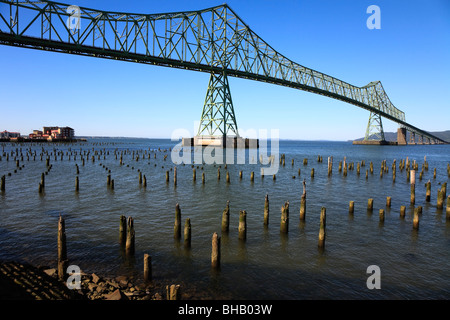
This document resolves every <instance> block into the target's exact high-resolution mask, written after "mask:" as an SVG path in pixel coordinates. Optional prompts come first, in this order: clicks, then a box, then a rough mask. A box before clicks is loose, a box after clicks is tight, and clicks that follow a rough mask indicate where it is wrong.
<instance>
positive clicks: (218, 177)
mask: <svg viewBox="0 0 450 320" xmlns="http://www.w3.org/2000/svg"><path fill="white" fill-rule="evenodd" d="M217 180H220V168H217Z"/></svg>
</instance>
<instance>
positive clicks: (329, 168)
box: [328, 157, 333, 176]
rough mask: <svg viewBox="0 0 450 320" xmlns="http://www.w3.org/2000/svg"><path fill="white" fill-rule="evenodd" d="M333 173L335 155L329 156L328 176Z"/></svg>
mask: <svg viewBox="0 0 450 320" xmlns="http://www.w3.org/2000/svg"><path fill="white" fill-rule="evenodd" d="M332 173H333V157H328V176H331V174H332Z"/></svg>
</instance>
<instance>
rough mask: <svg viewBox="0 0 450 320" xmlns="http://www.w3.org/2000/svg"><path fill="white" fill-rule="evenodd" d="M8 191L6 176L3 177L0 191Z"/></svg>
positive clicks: (0, 182)
mask: <svg viewBox="0 0 450 320" xmlns="http://www.w3.org/2000/svg"><path fill="white" fill-rule="evenodd" d="M5 189H6V176H5V175H2V178H1V180H0V191H5Z"/></svg>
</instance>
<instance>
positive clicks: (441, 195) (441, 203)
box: [436, 189, 444, 209]
mask: <svg viewBox="0 0 450 320" xmlns="http://www.w3.org/2000/svg"><path fill="white" fill-rule="evenodd" d="M436 207H437V208H438V209H442V208H443V207H444V192H443V191H442V189H439V190H438V195H437V203H436Z"/></svg>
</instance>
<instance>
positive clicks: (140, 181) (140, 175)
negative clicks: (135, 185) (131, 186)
mask: <svg viewBox="0 0 450 320" xmlns="http://www.w3.org/2000/svg"><path fill="white" fill-rule="evenodd" d="M139 184H142V172H141V171H139Z"/></svg>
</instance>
